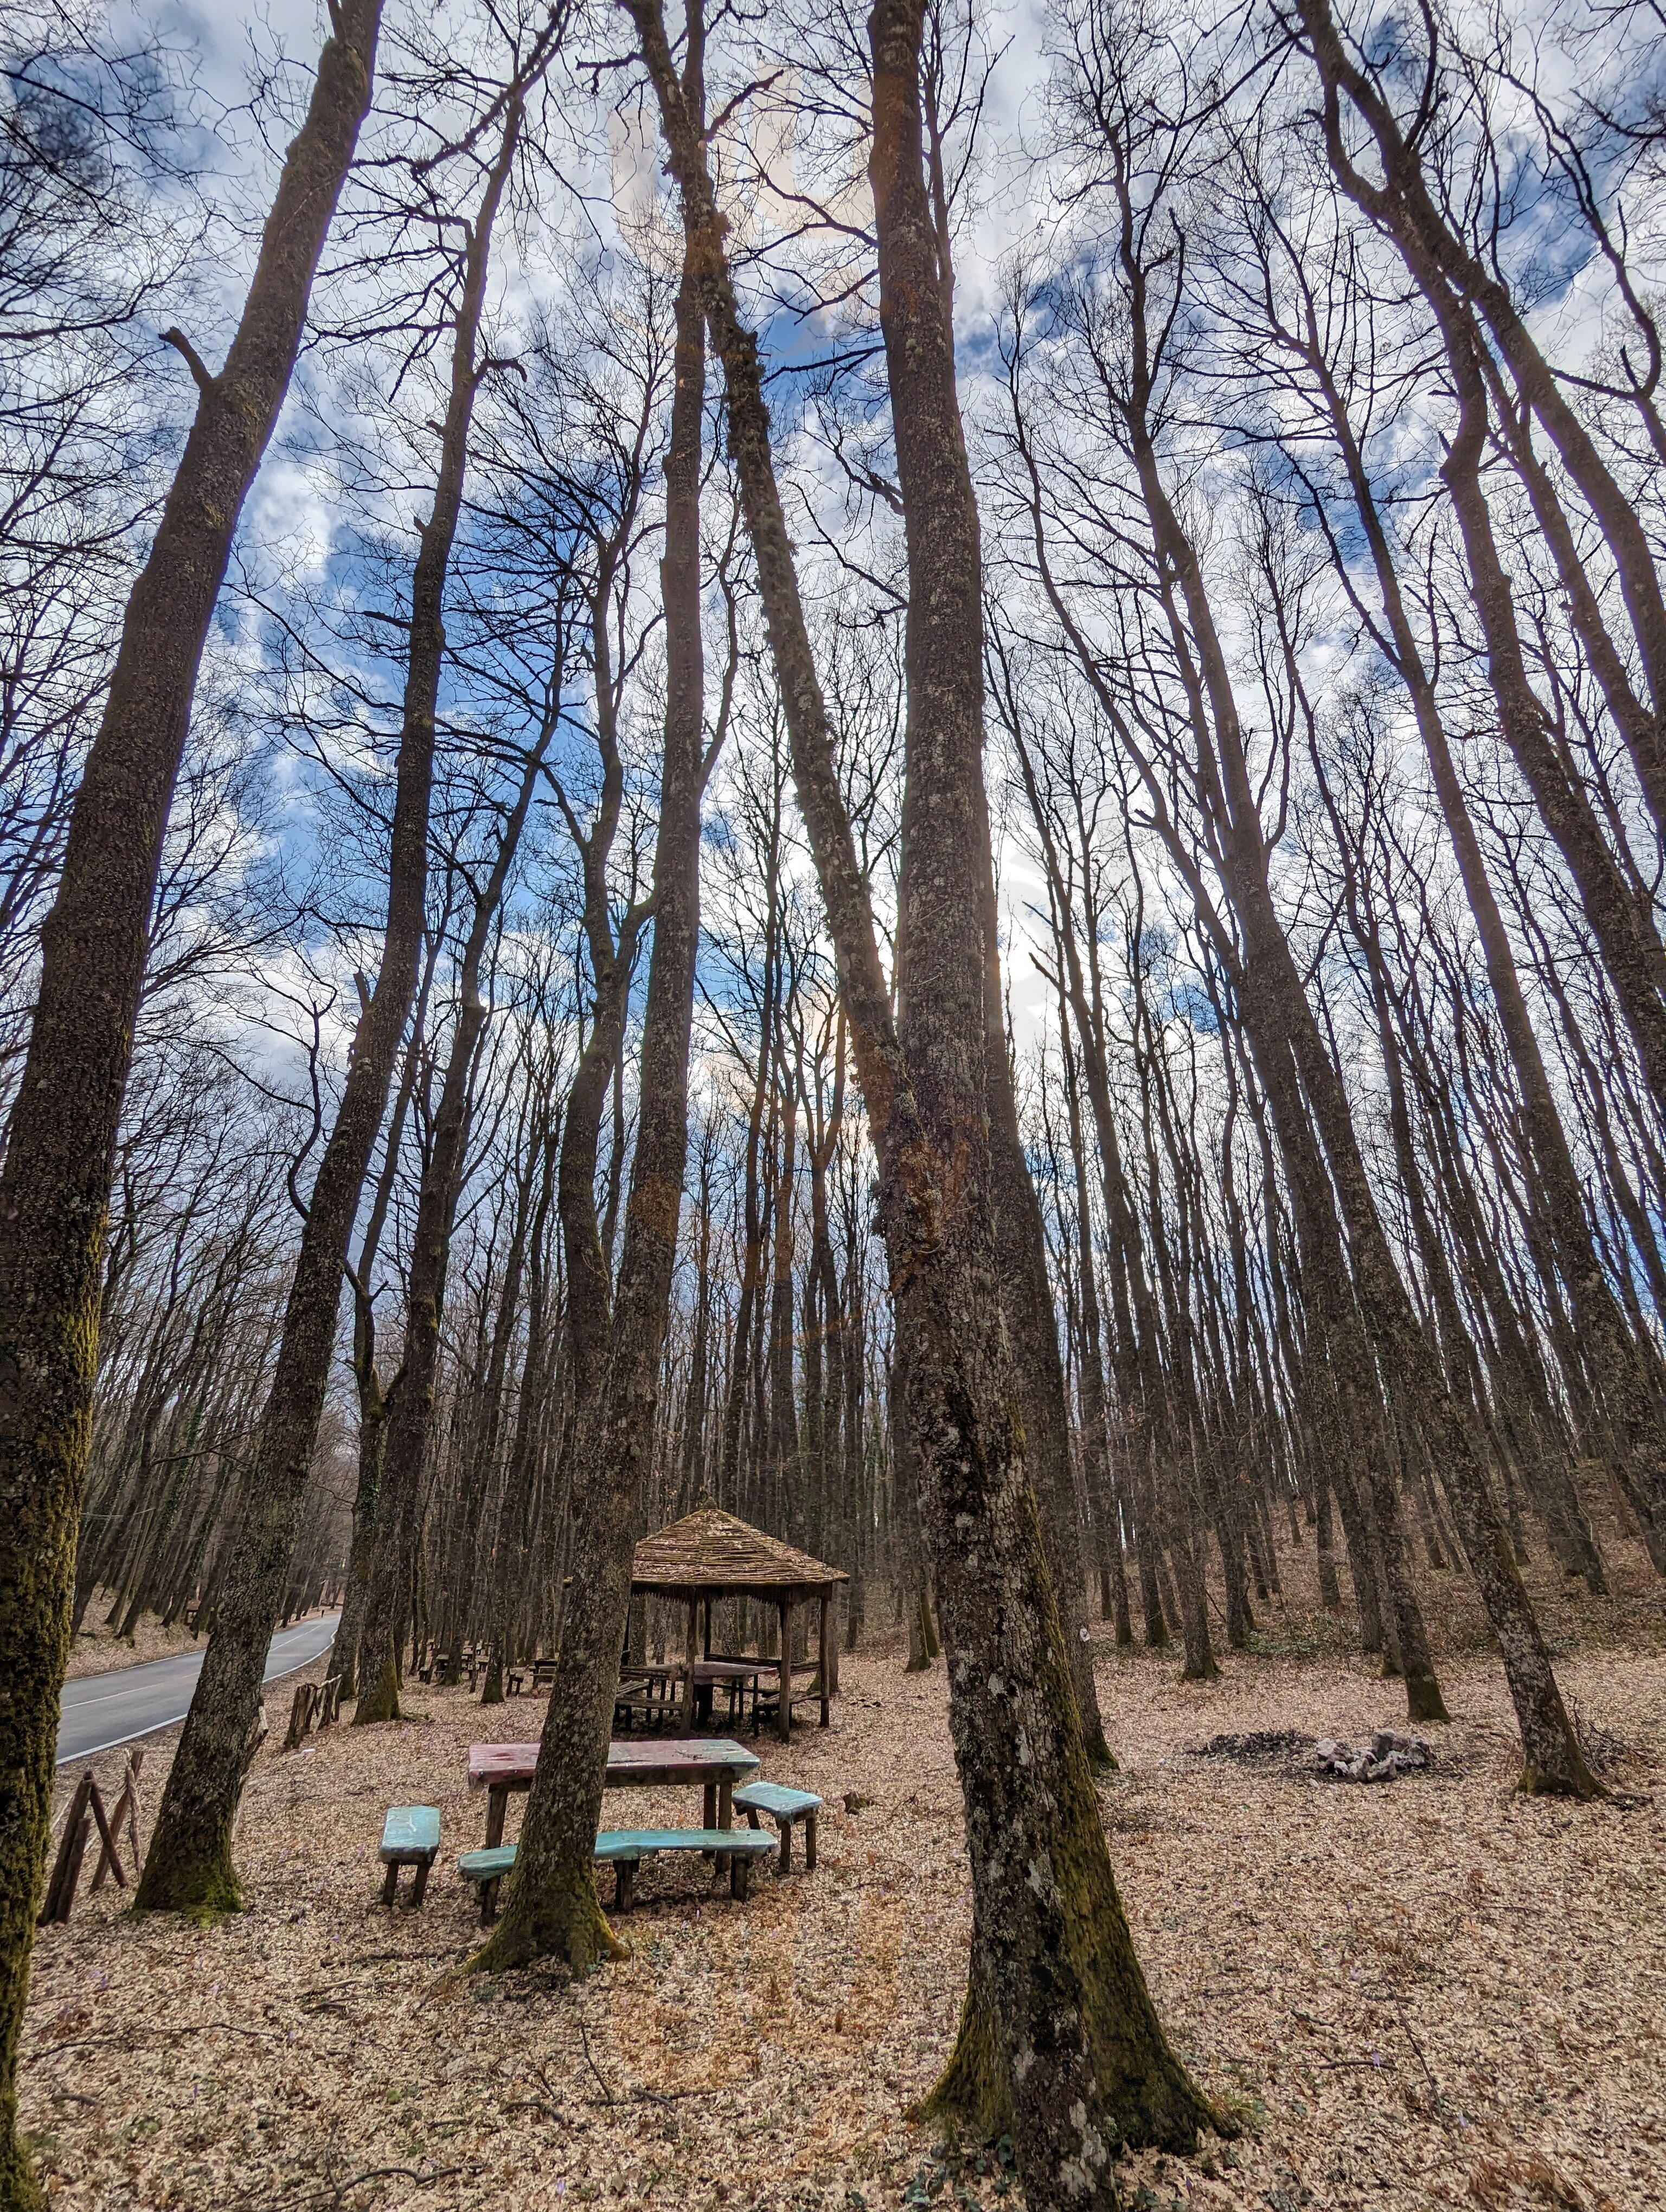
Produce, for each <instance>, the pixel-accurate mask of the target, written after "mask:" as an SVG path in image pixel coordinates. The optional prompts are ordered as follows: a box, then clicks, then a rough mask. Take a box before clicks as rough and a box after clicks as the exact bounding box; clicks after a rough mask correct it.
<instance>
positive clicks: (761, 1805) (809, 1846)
mask: <svg viewBox="0 0 1666 2212" xmlns="http://www.w3.org/2000/svg"><path fill="white" fill-rule="evenodd" d="M734 1805H735V1810H736V1812H737V1813H744V1814H745V1815H746V1820H747V1824H748V1826H751V1827H753V1828H756V1827H757V1824H758V1821H757V1816H758V1814H760V1813H767V1814H769V1817H770V1819H771V1820H773V1821H774V1822H775V1826H776V1829H777V1830H778V1832H779V1833H780V1836H781V1866H780V1869H779V1871H780V1872H781V1873H782V1874H786V1873H787V1872H789V1871H790V1870H791V1868H792V1864H793V1826H794V1824H795V1823H796V1822H798V1821H800V1820H802V1821H803V1823H804V1870H805V1872H806V1874H814V1872H815V1871H816V1815H817V1814H818V1813H819V1812H820V1811H821V1808H822V1801H821V1799H820V1798H819V1797H816V1796H812V1794H811V1793H810V1791H809V1790H787V1789H783V1787H782V1786H781V1784H780V1783H779V1782H749V1783H747V1784H746V1785H745V1789H742V1790H736V1791H735V1793H734Z"/></svg>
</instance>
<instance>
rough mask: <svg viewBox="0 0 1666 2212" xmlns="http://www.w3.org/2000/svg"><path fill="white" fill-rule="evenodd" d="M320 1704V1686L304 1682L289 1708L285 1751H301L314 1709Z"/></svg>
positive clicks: (284, 1741) (284, 1742)
mask: <svg viewBox="0 0 1666 2212" xmlns="http://www.w3.org/2000/svg"><path fill="white" fill-rule="evenodd" d="M317 1704H318V1686H317V1684H316V1683H313V1682H303V1683H301V1686H300V1687H299V1688H298V1689H297V1690H296V1692H295V1702H294V1703H293V1704H292V1705H290V1707H289V1734H288V1735H286V1736H285V1737H284V1739H283V1748H284V1750H285V1751H299V1750H300V1748H301V1744H302V1742H303V1741H305V1738H306V1735H307V1729H309V1728H310V1727H311V1725H312V1721H313V1709H314V1708H315V1707H316V1705H317Z"/></svg>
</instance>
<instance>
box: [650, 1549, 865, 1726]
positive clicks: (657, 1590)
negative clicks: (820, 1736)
mask: <svg viewBox="0 0 1666 2212" xmlns="http://www.w3.org/2000/svg"><path fill="white" fill-rule="evenodd" d="M849 1579H850V1577H849V1576H848V1575H847V1574H845V1573H843V1572H842V1571H841V1570H840V1569H839V1568H837V1567H829V1566H824V1565H823V1564H822V1562H821V1561H820V1560H819V1559H812V1558H811V1557H810V1555H809V1553H807V1552H797V1551H794V1550H793V1547H792V1546H791V1545H790V1544H783V1543H782V1542H781V1540H780V1538H779V1537H776V1536H766V1535H765V1534H763V1530H762V1529H761V1528H751V1527H749V1526H748V1525H747V1523H746V1522H745V1521H740V1520H737V1519H736V1517H735V1516H734V1515H733V1513H724V1512H721V1511H720V1510H718V1509H717V1508H716V1507H715V1506H702V1507H701V1508H700V1509H699V1510H697V1511H696V1512H693V1513H690V1514H686V1515H684V1518H683V1519H682V1520H680V1521H673V1522H672V1524H671V1526H670V1528H661V1529H660V1532H659V1534H658V1535H655V1536H645V1537H644V1538H643V1540H642V1541H641V1543H640V1544H638V1546H637V1547H636V1554H635V1559H634V1561H633V1563H632V1565H631V1573H630V1594H631V1595H632V1597H663V1598H670V1599H672V1600H673V1601H680V1602H681V1603H683V1604H684V1606H686V1607H687V1608H688V1632H687V1643H686V1650H687V1666H686V1668H685V1671H684V1680H683V1700H684V1716H685V1718H687V1719H690V1720H691V1718H692V1714H693V1709H694V1696H695V1686H696V1675H695V1669H696V1665H698V1664H700V1663H701V1662H702V1661H703V1662H704V1663H705V1664H707V1665H708V1666H725V1665H730V1666H738V1665H739V1664H740V1663H741V1662H740V1661H739V1657H738V1656H731V1655H728V1654H725V1653H720V1652H714V1651H713V1650H712V1601H713V1600H714V1598H723V1597H750V1598H755V1599H757V1601H758V1602H759V1603H760V1604H763V1605H769V1606H773V1607H775V1610H776V1612H777V1613H778V1615H779V1618H780V1632H781V1653H780V1656H779V1658H778V1659H777V1660H776V1661H775V1662H774V1663H775V1672H776V1677H777V1680H778V1684H779V1688H778V1692H777V1696H778V1701H779V1711H778V1712H777V1714H776V1726H777V1727H778V1728H779V1729H780V1731H781V1736H782V1738H783V1739H785V1738H786V1737H787V1735H788V1734H789V1733H790V1731H791V1729H792V1725H793V1705H794V1704H795V1703H796V1704H800V1705H811V1704H815V1705H819V1706H820V1708H821V1723H820V1724H821V1726H822V1727H823V1728H826V1727H827V1726H828V1724H829V1723H830V1720H831V1718H832V1710H831V1700H832V1695H833V1674H832V1665H833V1662H832V1638H831V1633H830V1627H831V1619H830V1617H831V1613H832V1602H833V1591H834V1589H835V1587H836V1585H837V1584H838V1583H844V1582H848V1581H849ZM811 1603H814V1604H816V1605H817V1606H818V1623H817V1643H816V1656H815V1659H814V1661H813V1662H800V1664H799V1665H798V1666H797V1667H796V1668H795V1667H794V1666H793V1607H794V1606H796V1605H808V1604H811ZM702 1607H703V1609H704V1615H705V1619H704V1629H703V1635H702V1623H701V1613H702ZM770 1663H771V1662H769V1660H767V1659H763V1660H759V1661H757V1662H746V1664H747V1665H748V1666H753V1665H755V1668H756V1671H757V1673H759V1674H763V1673H765V1672H766V1671H767V1670H768V1668H769V1665H770ZM795 1674H796V1675H798V1676H800V1677H807V1678H809V1679H808V1680H806V1686H804V1687H803V1688H802V1689H798V1688H795V1687H794V1686H793V1677H794V1675H795Z"/></svg>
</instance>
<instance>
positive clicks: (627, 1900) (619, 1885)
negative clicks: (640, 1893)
mask: <svg viewBox="0 0 1666 2212" xmlns="http://www.w3.org/2000/svg"><path fill="white" fill-rule="evenodd" d="M635 1902H636V1862H635V1859H619V1860H617V1861H616V1862H615V1864H614V1868H613V1909H614V1911H616V1912H629V1910H630V1908H631V1906H632V1905H634V1904H635Z"/></svg>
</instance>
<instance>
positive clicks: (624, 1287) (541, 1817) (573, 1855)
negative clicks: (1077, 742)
mask: <svg viewBox="0 0 1666 2212" xmlns="http://www.w3.org/2000/svg"><path fill="white" fill-rule="evenodd" d="M689 33H690V35H689V49H688V57H687V65H686V74H685V76H684V79H683V83H682V90H683V93H684V96H685V97H687V98H688V100H689V101H690V106H691V107H692V109H693V112H695V113H696V114H699V113H701V112H702V107H703V100H702V92H701V82H700V70H701V61H702V40H701V33H700V21H699V15H698V12H697V8H695V7H691V8H690V12H689ZM691 261H692V256H691V255H690V257H688V258H685V262H684V272H683V280H682V283H681V285H680V287H679V289H678V299H677V345H676V356H675V362H676V386H675V390H674V393H673V397H672V435H671V447H670V451H669V453H667V456H666V552H665V558H664V561H663V562H662V564H661V568H660V579H661V585H662V589H663V592H664V598H665V607H666V732H665V756H664V761H663V764H662V768H661V773H660V825H659V832H658V837H657V841H656V844H655V848H654V950H653V954H652V957H651V959H650V961H649V965H648V1004H647V1007H646V1010H645V1012H644V1016H643V1024H642V1060H641V1106H640V1109H639V1117H640V1118H639V1121H638V1127H637V1133H636V1149H635V1158H633V1160H632V1162H631V1172H630V1195H629V1204H628V1206H627V1207H626V1210H625V1231H624V1248H623V1252H622V1254H621V1255H620V1262H619V1279H618V1291H617V1299H616V1300H615V1302H614V1304H613V1306H612V1310H611V1315H610V1313H609V1311H608V1308H607V1305H606V1304H605V1303H604V1304H603V1306H602V1310H601V1313H600V1316H599V1328H600V1331H601V1332H602V1335H601V1338H600V1341H599V1344H598V1345H597V1346H595V1347H594V1349H593V1352H592V1355H591V1356H592V1357H593V1358H599V1362H600V1364H601V1373H600V1386H599V1389H596V1391H595V1392H594V1395H593V1400H592V1402H591V1404H590V1406H589V1407H587V1415H588V1418H587V1419H586V1418H582V1417H581V1419H580V1420H579V1422H578V1424H577V1426H576V1429H575V1438H574V1455H575V1467H574V1476H575V1479H574V1486H573V1494H574V1497H575V1500H576V1502H577V1510H576V1513H575V1526H574V1532H573V1534H574V1553H573V1584H572V1589H571V1592H570V1595H569V1599H568V1605H567V1612H566V1617H565V1619H564V1620H563V1622H562V1637H561V1649H560V1652H559V1654H558V1655H557V1660H556V1680H555V1682H554V1685H553V1686H552V1687H551V1690H550V1705H549V1711H548V1712H547V1714H546V1715H545V1718H544V1732H543V1735H542V1737H541V1738H540V1741H539V1744H538V1765H537V1769H536V1771H535V1772H534V1774H533V1778H532V1795H531V1797H530V1799H529V1800H528V1802H527V1807H526V1822H525V1825H524V1826H523V1827H522V1829H521V1834H520V1845H519V1850H518V1855H517V1857H516V1860H515V1869H514V1875H513V1876H512V1878H511V1880H510V1882H509V1887H508V1894H507V1896H506V1898H505V1899H504V1906H503V1916H502V1919H501V1920H500V1921H499V1923H498V1925H497V1927H496V1929H495V1931H494V1932H493V1934H492V1936H490V1938H489V1941H488V1942H487V1943H486V1944H485V1946H484V1948H483V1949H482V1950H481V1951H480V1952H479V1953H478V1954H477V1957H476V1959H475V1961H474V1964H475V1966H477V1968H479V1969H481V1970H482V1971H487V1972H498V1971H501V1970H502V1969H503V1968H504V1967H508V1966H516V1965H519V1964H521V1963H522V1962H524V1961H525V1960H528V1959H532V1958H536V1957H539V1956H542V1955H544V1954H549V1953H553V1954H556V1956H558V1957H560V1958H562V1959H564V1960H565V1961H566V1962H567V1965H568V1966H569V1968H570V1970H571V1971H572V1972H574V1973H575V1975H583V1974H585V1973H587V1972H589V1971H590V1969H591V1968H592V1967H593V1966H596V1965H597V1964H598V1963H599V1961H601V1960H604V1959H609V1958H616V1957H618V1956H619V1955H621V1953H622V1951H623V1946H622V1945H621V1944H619V1943H618V1942H617V1940H616V1939H615V1937H614V1936H613V1933H612V1931H611V1929H610V1928H609V1927H608V1924H607V1922H606V1920H605V1917H603V1913H602V1909H601V1905H600V1904H599V1900H598V1899H597V1896H596V1885H595V1876H594V1871H593V1857H594V1851H595V1841H596V1830H597V1827H598V1825H599V1821H600V1819H601V1809H602V1787H603V1780H604V1776H605V1769H606V1765H607V1745H608V1737H609V1734H610V1731H611V1723H612V1714H613V1698H614V1692H615V1689H616V1687H617V1680H618V1667H619V1653H620V1650H622V1648H623V1643H624V1636H625V1628H626V1621H627V1618H628V1615H629V1608H630V1562H631V1549H632V1544H633V1541H634V1539H635V1533H636V1518H637V1515H638V1513H639V1511H640V1510H641V1495H642V1488H643V1484H644V1482H645V1480H646V1479H647V1475H648V1470H649V1468H651V1466H652V1464H653V1458H654V1429H655V1422H656V1417H657V1413H658V1408H659V1382H660V1352H661V1348H662V1346H663V1345H664V1341H665V1331H666V1313H667V1310H668V1307H669V1304H670V1298H671V1287H672V1273H673V1270H674V1267H675V1264H676V1258H677V1233H678V1218H679V1215H680V1211H681V1206H682V1197H683V1176H684V1169H685V1166H686V1164H687V1155H688V1063H689V1040H690V1032H691V1030H692V1026H693V1009H694V978H695V961H696V952H697V951H698V945H699V935H700V795H701V791H702V787H703V783H704V780H705V777H704V771H705V766H706V763H704V762H703V761H702V744H703V742H704V664H703V659H702V649H701V635H700V455H701V443H702V438H701V428H702V413H703V407H704V392H705V343H704V331H703V327H702V313H701V303H700V286H699V282H698V278H697V276H696V272H695V270H694V269H693V267H692V266H691ZM568 1196H569V1194H565V1193H564V1194H563V1199H564V1201H565V1200H567V1199H568ZM592 1208H593V1199H592ZM592 1218H593V1212H592ZM572 1242H573V1239H572V1237H571V1236H570V1233H569V1249H571V1246H572ZM587 1294H589V1293H588V1291H587V1286H586V1285H583V1284H581V1282H580V1281H579V1280H578V1279H576V1277H575V1281H574V1284H573V1290H572V1295H573V1297H575V1298H576V1297H583V1296H586V1295H587Z"/></svg>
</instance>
